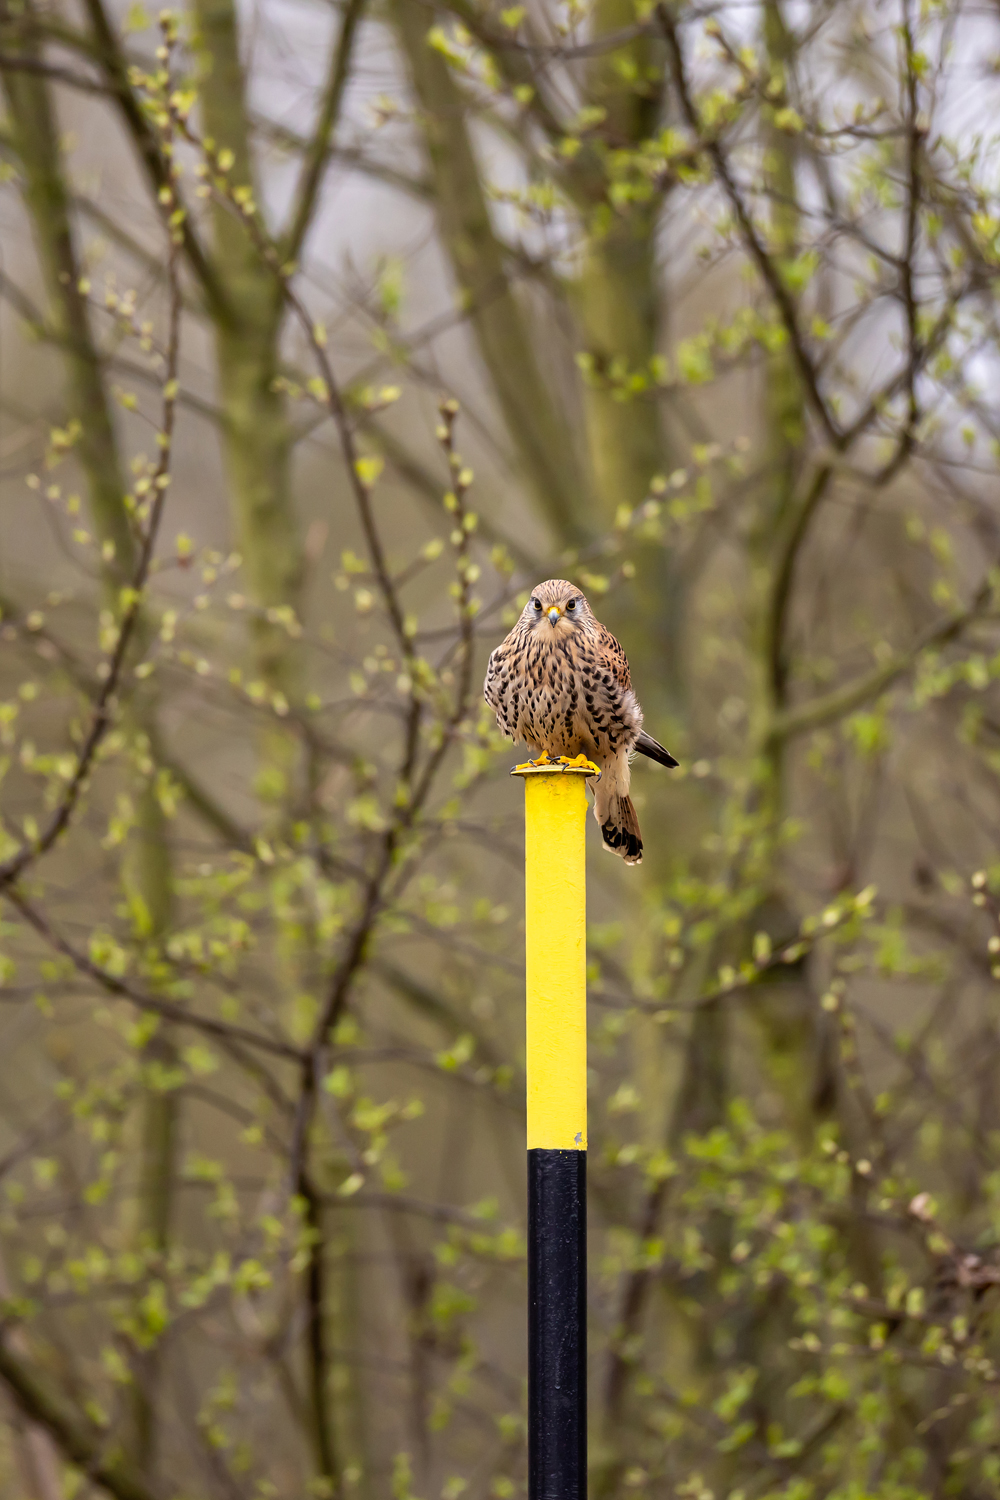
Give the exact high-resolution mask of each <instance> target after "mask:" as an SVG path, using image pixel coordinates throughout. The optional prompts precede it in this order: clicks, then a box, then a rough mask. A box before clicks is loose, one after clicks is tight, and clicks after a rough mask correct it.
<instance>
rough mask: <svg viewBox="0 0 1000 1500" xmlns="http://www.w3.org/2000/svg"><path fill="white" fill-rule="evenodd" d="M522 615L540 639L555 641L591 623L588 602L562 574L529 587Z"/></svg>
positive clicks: (589, 626)
mask: <svg viewBox="0 0 1000 1500" xmlns="http://www.w3.org/2000/svg"><path fill="white" fill-rule="evenodd" d="M521 619H522V620H523V622H524V624H525V626H526V628H527V629H529V630H533V631H534V632H535V633H536V634H537V635H538V636H539V638H540V639H541V640H543V641H556V640H558V639H559V638H560V637H566V636H571V635H574V634H575V633H576V632H577V631H579V630H589V629H592V628H593V625H594V616H593V614H592V612H591V608H590V605H589V604H588V603H587V601H586V599H585V598H584V596H583V594H581V592H580V590H579V589H578V588H577V587H576V585H575V584H572V583H567V582H566V580H565V578H549V579H548V580H547V581H546V582H545V583H540V584H539V585H538V587H537V588H534V589H532V591H531V595H530V597H529V599H528V602H527V604H526V605H525V606H524V611H523V613H522V615H521Z"/></svg>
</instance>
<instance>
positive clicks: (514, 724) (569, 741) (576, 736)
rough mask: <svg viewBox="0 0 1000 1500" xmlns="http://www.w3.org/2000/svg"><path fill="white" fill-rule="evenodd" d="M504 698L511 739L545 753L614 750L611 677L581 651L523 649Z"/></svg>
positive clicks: (619, 728)
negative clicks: (506, 702) (512, 736)
mask: <svg viewBox="0 0 1000 1500" xmlns="http://www.w3.org/2000/svg"><path fill="white" fill-rule="evenodd" d="M507 697H508V705H507V707H508V714H509V719H510V723H511V728H512V730H513V733H514V737H515V738H516V739H520V740H526V741H528V742H529V743H532V744H536V745H538V746H539V748H540V749H542V750H544V751H545V752H546V753H547V754H549V755H579V754H580V753H581V752H583V753H586V754H590V755H593V754H595V753H597V752H601V753H607V752H608V751H609V750H610V751H611V752H612V753H613V752H614V750H615V749H616V748H617V744H618V741H619V740H620V738H621V736H622V733H623V729H624V725H623V723H622V721H621V718H620V715H619V712H618V708H619V704H618V703H617V701H616V700H617V699H618V698H620V693H618V692H617V691H616V685H615V683H614V680H613V678H612V677H611V675H610V673H608V672H606V671H604V670H602V669H601V668H600V666H599V664H598V663H596V662H595V661H593V660H592V659H590V658H588V656H587V655H586V654H581V653H579V652H576V653H573V652H570V651H569V650H567V649H564V648H563V649H560V648H556V649H552V650H548V651H534V652H532V651H531V650H528V651H526V652H525V653H524V655H523V659H522V661H521V662H520V663H519V666H518V670H516V671H514V672H512V673H511V675H510V679H509V687H508V693H507Z"/></svg>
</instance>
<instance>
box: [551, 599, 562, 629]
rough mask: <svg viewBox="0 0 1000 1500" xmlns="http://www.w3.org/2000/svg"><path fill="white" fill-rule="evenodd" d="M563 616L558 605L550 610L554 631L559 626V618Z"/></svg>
mask: <svg viewBox="0 0 1000 1500" xmlns="http://www.w3.org/2000/svg"><path fill="white" fill-rule="evenodd" d="M561 614H562V610H561V609H560V608H559V606H558V604H553V606H552V608H551V609H550V610H549V624H550V625H551V626H552V627H553V629H555V627H556V626H557V625H558V624H559V616H560V615H561Z"/></svg>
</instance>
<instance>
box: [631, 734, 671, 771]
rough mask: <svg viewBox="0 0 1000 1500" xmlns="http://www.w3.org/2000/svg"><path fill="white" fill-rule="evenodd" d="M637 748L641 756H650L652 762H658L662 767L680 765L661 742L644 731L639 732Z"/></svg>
mask: <svg viewBox="0 0 1000 1500" xmlns="http://www.w3.org/2000/svg"><path fill="white" fill-rule="evenodd" d="M635 748H636V749H637V750H638V752H639V754H640V755H648V756H649V758H650V760H658V761H659V763H660V765H661V766H676V765H679V764H680V762H679V761H677V760H675V759H674V757H673V756H672V755H671V754H670V751H669V750H664V748H663V746H662V745H661V744H660V742H659V740H654V739H653V736H652V735H651V734H647V733H646V731H645V730H644V729H640V730H639V734H638V737H637V739H636V742H635Z"/></svg>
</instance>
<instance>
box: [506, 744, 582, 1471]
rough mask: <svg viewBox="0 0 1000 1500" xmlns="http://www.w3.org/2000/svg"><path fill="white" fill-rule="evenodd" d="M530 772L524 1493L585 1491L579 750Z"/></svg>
mask: <svg viewBox="0 0 1000 1500" xmlns="http://www.w3.org/2000/svg"><path fill="white" fill-rule="evenodd" d="M513 774H514V775H515V776H523V777H524V827H525V841H524V844H525V848H524V861H525V870H524V896H525V900H524V925H525V956H526V968H527V1048H526V1065H527V1066H526V1071H527V1088H528V1500H586V1494H587V878H586V848H585V838H584V834H585V830H586V820H587V797H586V792H585V786H586V781H587V777H588V776H595V775H597V774H598V772H597V767H596V766H595V765H592V764H591V763H590V762H589V761H588V760H586V759H585V758H584V757H583V756H580V757H579V759H578V760H575V761H557V762H553V763H551V764H544V763H542V764H538V763H537V762H530V763H529V764H527V765H523V766H518V767H517V768H516V770H515V771H514V773H513Z"/></svg>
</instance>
